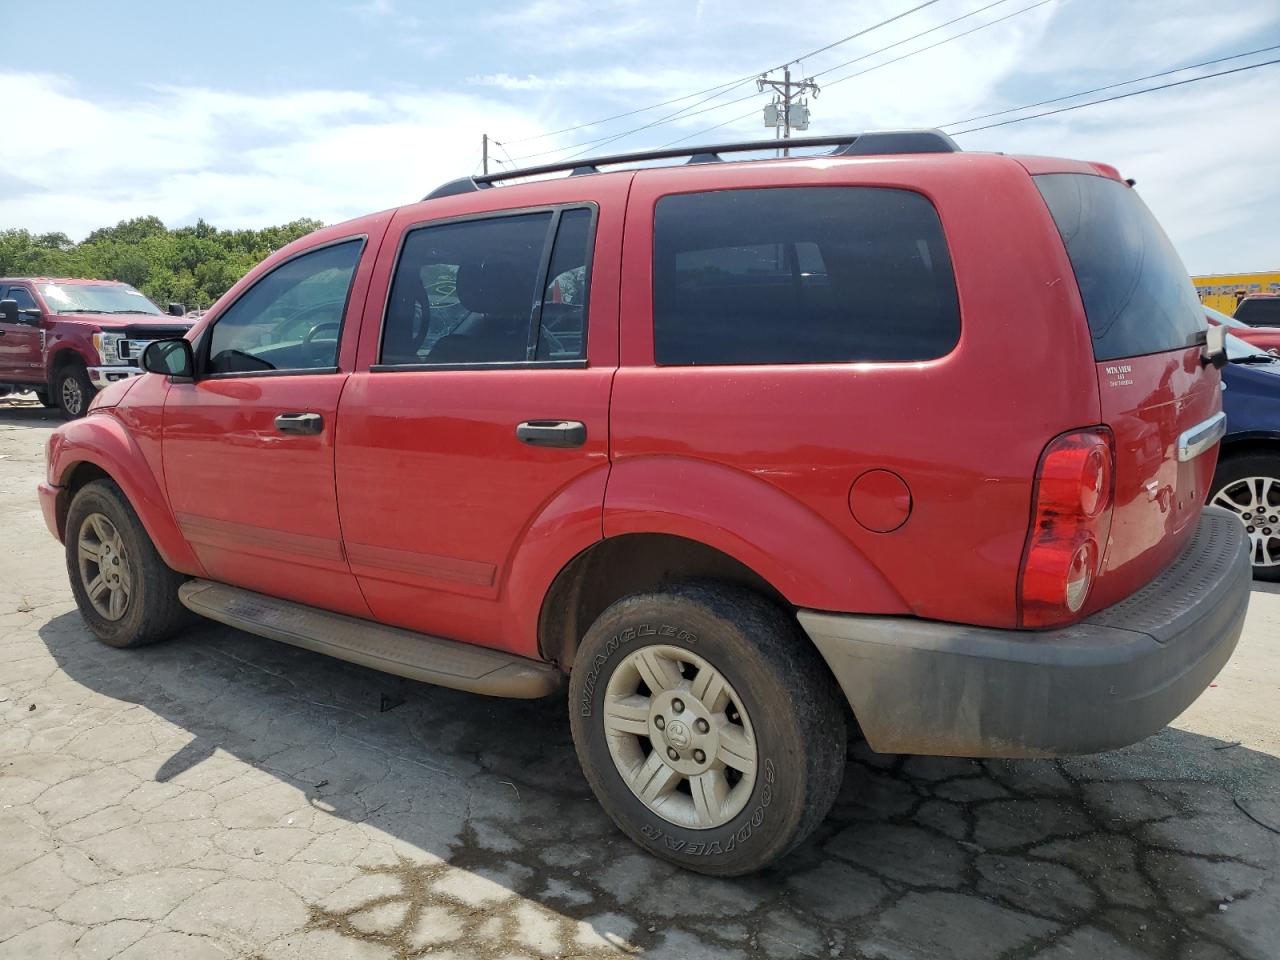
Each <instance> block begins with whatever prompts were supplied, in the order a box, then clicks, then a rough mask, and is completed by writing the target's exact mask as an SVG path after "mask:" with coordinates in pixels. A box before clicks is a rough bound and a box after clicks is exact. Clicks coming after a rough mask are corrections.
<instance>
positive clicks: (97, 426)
mask: <svg viewBox="0 0 1280 960" xmlns="http://www.w3.org/2000/svg"><path fill="white" fill-rule="evenodd" d="M48 458H49V463H48V468H49V472H48V479H49V483H50V484H52V485H53V486H55V487H57V488H58V490H59V496H58V499H59V504H58V516H59V526H60V529H61V523H62V520H63V519H65V517H66V510H67V507H68V506H69V503H68V502H67V490H66V488H67V484H68V482H69V481H70V479H71V475H72V473H73V471H74V470H75V468H76V467H78V466H79V465H81V464H84V463H89V464H93V465H94V466H95V467H97V468H98V469H100V470H102V471H104V472H105V473H106V474H107V475H108V476H110V477H111V479H112V480H114V481H115V482H116V485H117V486H119V487H120V490H121V491H122V492H123V493H124V495H125V497H127V498H128V500H129V503H130V505H131V506H132V507H133V509H134V512H135V513H137V515H138V519H139V520H141V521H142V526H143V527H144V528H145V529H146V531H147V535H148V536H149V537H151V542H152V543H154V544H155V547H156V550H157V551H158V552H159V554H160V556H161V558H162V559H163V560H164V562H165V563H167V564H168V565H169V566H170V567H172V568H173V569H175V570H178V571H180V572H182V573H188V574H191V575H192V576H204V575H205V570H204V567H203V566H201V564H200V561H199V560H198V559H196V555H195V554H194V553H193V552H192V550H191V546H190V544H188V543H187V541H186V538H184V537H183V536H182V533H181V531H180V530H179V529H178V525H177V523H176V522H175V521H174V518H173V513H172V511H170V509H169V503H168V500H167V499H166V498H165V495H164V488H163V486H162V484H161V482H160V480H159V478H158V477H157V476H156V474H155V472H154V471H153V469H152V467H151V465H150V464H149V463H148V461H147V458H146V456H145V455H144V454H143V452H142V449H141V448H140V447H139V445H138V443H137V442H136V440H135V439H134V437H133V436H132V435H131V434H130V432H129V429H128V428H127V427H126V426H125V424H124V423H122V422H121V421H120V420H119V419H117V418H116V417H115V416H114V415H113V414H112V413H109V412H103V413H95V414H92V415H90V416H88V417H85V418H83V419H81V420H72V421H70V422H69V423H64V424H63V425H62V426H61V427H59V428H58V429H57V430H55V431H54V433H53V436H52V437H51V438H50V440H49V450H48Z"/></svg>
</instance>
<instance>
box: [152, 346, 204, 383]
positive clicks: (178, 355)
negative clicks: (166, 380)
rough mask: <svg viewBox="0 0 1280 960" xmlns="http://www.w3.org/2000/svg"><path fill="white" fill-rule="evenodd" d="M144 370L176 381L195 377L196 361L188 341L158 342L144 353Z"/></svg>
mask: <svg viewBox="0 0 1280 960" xmlns="http://www.w3.org/2000/svg"><path fill="white" fill-rule="evenodd" d="M142 369H143V370H146V371H147V372H148V373H160V374H164V375H165V376H166V377H172V378H173V379H175V380H191V379H193V378H194V377H195V370H196V361H195V356H194V355H193V354H192V352H191V344H189V343H187V341H186V340H156V341H155V342H154V343H151V344H149V345H148V346H147V349H146V350H144V351H143V352H142Z"/></svg>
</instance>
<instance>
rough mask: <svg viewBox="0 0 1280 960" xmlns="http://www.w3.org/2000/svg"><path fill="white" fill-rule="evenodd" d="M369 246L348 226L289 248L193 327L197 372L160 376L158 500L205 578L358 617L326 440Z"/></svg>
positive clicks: (363, 610)
mask: <svg viewBox="0 0 1280 960" xmlns="http://www.w3.org/2000/svg"><path fill="white" fill-rule="evenodd" d="M367 248H368V245H367V244H366V243H365V240H364V238H360V237H357V238H348V239H343V240H339V241H338V242H334V243H329V244H326V245H323V246H320V247H317V248H313V249H310V250H308V251H305V252H303V253H300V254H298V255H296V256H294V257H292V258H290V259H288V260H285V261H284V262H283V263H281V264H279V265H278V266H276V267H274V268H273V269H271V270H270V271H268V272H267V273H265V274H263V276H262V277H260V278H259V279H258V280H257V281H256V282H255V283H254V284H252V285H251V286H249V287H248V288H247V289H246V290H245V291H244V292H243V293H242V294H241V295H240V296H239V297H237V298H236V299H235V300H234V301H233V302H232V303H231V304H230V306H228V307H227V308H225V309H224V310H222V311H221V313H220V314H219V315H218V316H217V318H216V319H215V320H214V321H213V323H212V326H211V327H208V328H206V329H205V330H204V331H203V332H202V334H201V336H200V339H199V343H198V345H197V348H196V365H197V377H196V380H195V382H194V383H175V384H173V385H172V386H171V387H170V389H169V393H168V397H167V399H166V401H165V411H164V438H163V444H164V470H165V483H166V487H167V490H168V495H169V503H170V504H171V505H172V508H173V511H174V514H175V516H176V519H177V522H178V526H179V527H180V528H181V530H182V532H183V535H184V536H185V537H186V538H187V540H188V541H190V543H191V545H192V547H193V549H194V550H195V552H196V554H197V556H198V557H199V558H200V562H201V563H202V564H204V567H205V569H206V570H207V571H208V573H209V576H210V577H212V578H213V579H215V580H219V581H222V582H224V583H230V584H234V585H236V586H241V587H246V588H248V589H251V590H258V591H261V592H263V593H268V594H271V595H272V596H276V597H283V598H285V599H289V600H296V601H298V602H300V603H307V604H313V605H316V606H321V607H326V608H328V609H331V610H337V611H340V612H344V613H350V614H354V615H365V616H367V615H368V608H367V607H366V606H365V604H364V601H363V600H362V599H361V597H360V591H359V589H358V588H357V586H356V583H355V579H354V578H353V577H352V575H351V572H350V570H349V569H348V567H347V563H346V559H345V557H344V555H343V551H342V539H341V534H340V531H339V527H338V507H337V500H336V497H335V494H334V480H333V440H334V432H335V429H336V418H337V413H338V399H339V397H340V396H341V394H342V389H343V386H344V385H345V383H346V381H347V378H348V375H349V373H348V372H347V371H344V370H342V369H341V368H340V365H339V345H340V341H341V339H342V337H343V336H344V316H345V315H346V314H348V313H350V315H351V316H353V317H354V316H358V314H359V309H360V308H359V306H358V305H353V306H351V307H350V308H349V309H348V306H347V303H348V299H349V294H350V293H351V290H352V287H353V280H355V281H356V283H355V286H356V287H357V288H360V287H362V286H364V285H366V284H367V280H366V281H365V283H364V284H361V283H360V282H359V278H360V277H361V276H362V275H365V276H367V269H368V265H369V262H371V261H372V259H373V253H372V252H370V251H369V250H368V249H367ZM362 261H364V264H363V266H362ZM350 299H351V300H352V301H353V302H354V301H355V300H356V299H357V298H355V297H350ZM360 299H362V298H360ZM356 325H357V323H356V321H352V326H353V327H354V326H356ZM352 335H354V331H353V332H352Z"/></svg>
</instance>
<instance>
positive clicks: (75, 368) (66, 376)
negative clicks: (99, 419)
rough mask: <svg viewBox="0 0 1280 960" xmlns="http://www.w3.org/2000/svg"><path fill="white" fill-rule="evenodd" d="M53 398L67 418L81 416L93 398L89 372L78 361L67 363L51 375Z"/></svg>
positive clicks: (72, 418)
mask: <svg viewBox="0 0 1280 960" xmlns="http://www.w3.org/2000/svg"><path fill="white" fill-rule="evenodd" d="M52 386H53V399H54V401H55V402H56V403H57V404H58V408H59V409H60V410H61V411H62V413H63V416H65V417H66V418H67V419H68V420H75V419H76V418H77V417H83V416H84V415H85V413H86V412H88V410H89V401H90V400H92V399H93V393H94V391H93V384H92V383H90V382H89V373H88V371H86V370H85V368H84V366H83V365H82V364H79V363H69V364H67V365H66V366H64V367H62V368H61V369H60V370H59V371H58V372H57V373H56V374H54V376H53V385H52Z"/></svg>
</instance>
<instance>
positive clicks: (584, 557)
mask: <svg viewBox="0 0 1280 960" xmlns="http://www.w3.org/2000/svg"><path fill="white" fill-rule="evenodd" d="M692 580H715V581H719V582H724V583H733V584H737V585H740V586H745V587H747V588H748V589H751V590H753V591H754V592H756V593H759V594H761V595H763V596H765V597H767V598H769V599H770V600H772V601H774V602H775V603H778V604H779V605H780V606H783V607H785V608H786V609H788V610H793V609H794V608H793V607H792V605H791V604H790V603H788V602H787V599H786V597H784V596H783V595H782V593H781V591H779V590H778V589H777V588H776V587H775V586H773V584H771V583H769V581H768V580H766V579H765V578H764V577H762V576H760V575H759V574H758V573H756V572H755V571H754V570H752V569H751V568H750V567H748V566H747V565H746V564H744V563H742V562H741V561H739V560H736V559H735V558H733V557H731V556H729V555H728V554H727V553H724V552H723V551H721V550H717V549H716V548H715V547H711V546H708V545H707V544H705V543H700V542H698V541H697V540H690V539H688V538H685V537H680V536H675V535H673V534H666V533H628V534H621V535H619V536H616V537H609V538H607V539H604V540H599V541H597V542H596V543H594V544H593V545H591V546H590V547H588V548H587V549H585V550H583V551H582V552H581V553H579V554H578V555H577V556H575V557H574V558H573V559H572V560H570V561H569V563H567V564H566V565H565V566H564V568H563V569H562V570H561V571H560V572H559V574H558V575H557V576H556V578H555V579H554V580H553V581H552V582H551V586H550V588H549V589H548V590H547V593H546V596H545V597H544V599H543V602H542V608H541V611H540V612H539V615H538V652H539V654H540V655H541V656H542V657H543V658H544V659H546V660H549V661H551V662H553V663H555V664H557V665H559V666H560V667H561V668H562V669H565V670H568V669H570V668H571V667H572V665H573V661H574V657H575V655H576V654H577V649H578V644H579V642H580V641H581V640H582V637H583V635H584V634H585V633H586V631H587V629H588V628H589V627H590V626H591V624H592V623H594V622H595V621H596V619H597V618H598V617H599V616H600V614H602V613H603V612H604V611H605V610H606V609H608V607H609V606H610V605H611V604H613V603H614V602H616V601H618V600H621V599H622V598H623V597H626V596H630V595H632V594H636V593H643V592H646V591H650V590H656V589H659V588H661V587H662V586H663V585H665V584H671V583H677V582H688V581H692Z"/></svg>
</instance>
